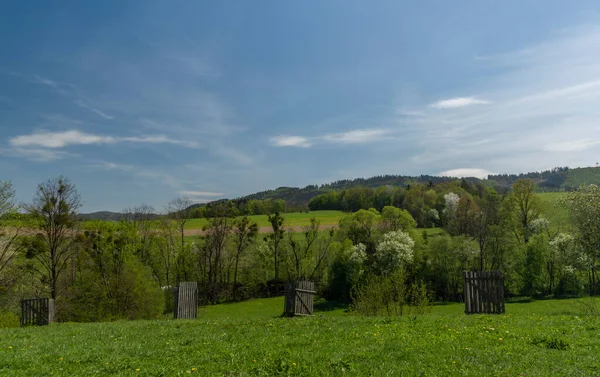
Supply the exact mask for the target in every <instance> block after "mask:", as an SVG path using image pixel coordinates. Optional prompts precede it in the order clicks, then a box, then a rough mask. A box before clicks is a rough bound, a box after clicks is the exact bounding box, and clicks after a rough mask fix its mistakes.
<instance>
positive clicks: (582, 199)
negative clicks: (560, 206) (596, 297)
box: [563, 185, 600, 295]
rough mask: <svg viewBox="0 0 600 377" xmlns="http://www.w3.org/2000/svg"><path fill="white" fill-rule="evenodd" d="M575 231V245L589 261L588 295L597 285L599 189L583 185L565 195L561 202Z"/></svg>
mask: <svg viewBox="0 0 600 377" xmlns="http://www.w3.org/2000/svg"><path fill="white" fill-rule="evenodd" d="M563 203H564V204H565V205H566V207H567V209H568V211H569V216H570V218H571V224H572V225H573V228H574V229H575V231H576V233H575V240H576V243H577V245H578V246H579V247H580V248H581V250H582V251H583V252H584V253H585V255H586V257H587V258H586V259H587V260H588V261H589V267H590V268H589V270H588V271H589V272H588V273H589V280H590V294H591V295H593V294H594V293H595V291H596V289H595V287H596V285H597V284H598V275H597V269H598V267H596V266H597V264H598V260H599V259H600V187H598V186H597V185H584V186H581V187H580V188H579V190H577V191H574V192H570V193H568V194H567V196H566V198H565V200H564V202H563Z"/></svg>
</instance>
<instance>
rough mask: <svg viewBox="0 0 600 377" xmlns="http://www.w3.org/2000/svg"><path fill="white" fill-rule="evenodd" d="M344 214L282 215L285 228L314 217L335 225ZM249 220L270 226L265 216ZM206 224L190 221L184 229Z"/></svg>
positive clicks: (323, 223) (195, 220)
mask: <svg viewBox="0 0 600 377" xmlns="http://www.w3.org/2000/svg"><path fill="white" fill-rule="evenodd" d="M343 215H344V213H343V212H342V211H312V212H308V213H306V212H292V213H283V214H282V216H283V218H284V219H285V225H286V226H306V225H308V224H309V223H310V219H311V217H315V218H316V219H317V220H319V221H320V222H321V225H336V224H337V223H338V222H339V221H340V219H341V218H342V216H343ZM248 217H249V218H250V220H252V221H254V222H256V223H257V224H258V226H261V227H265V226H271V224H270V223H269V220H268V218H267V215H253V216H248ZM207 223H208V220H207V219H192V220H190V221H189V222H188V223H187V224H185V228H186V229H200V228H202V227H203V226H204V225H206V224H207Z"/></svg>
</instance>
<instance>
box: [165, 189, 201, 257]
mask: <svg viewBox="0 0 600 377" xmlns="http://www.w3.org/2000/svg"><path fill="white" fill-rule="evenodd" d="M192 204H194V203H193V202H192V200H191V199H189V198H175V199H173V200H171V201H170V202H169V204H167V208H166V210H167V214H168V216H169V218H170V219H172V220H173V221H174V222H175V224H176V225H177V229H178V230H179V233H180V234H181V249H182V250H183V249H184V248H185V234H184V233H185V232H184V230H185V224H187V222H188V221H189V220H190V219H191V218H192V213H191V209H190V207H191V206H192Z"/></svg>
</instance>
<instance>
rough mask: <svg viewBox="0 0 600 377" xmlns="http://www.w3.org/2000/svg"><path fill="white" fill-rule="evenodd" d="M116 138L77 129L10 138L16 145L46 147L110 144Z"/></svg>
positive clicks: (41, 132)
mask: <svg viewBox="0 0 600 377" xmlns="http://www.w3.org/2000/svg"><path fill="white" fill-rule="evenodd" d="M114 142H115V138H114V137H111V136H98V135H93V134H87V133H83V132H79V131H75V130H71V131H64V132H47V131H40V132H35V133H33V134H31V135H21V136H15V137H13V138H11V139H10V144H11V145H12V146H15V147H30V146H37V147H44V148H62V147H65V146H67V145H72V144H84V145H85V144H108V143H114Z"/></svg>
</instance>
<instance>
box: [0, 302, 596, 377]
mask: <svg viewBox="0 0 600 377" xmlns="http://www.w3.org/2000/svg"><path fill="white" fill-rule="evenodd" d="M582 300H583V299H582ZM582 300H578V299H571V300H547V301H536V302H531V303H512V304H511V303H508V304H507V305H506V315H465V314H463V312H462V310H463V306H462V305H460V304H449V305H439V306H435V307H434V309H433V311H432V313H431V314H427V315H423V316H417V317H409V316H405V317H401V318H392V319H386V318H365V317H359V316H356V315H352V314H348V313H346V312H345V311H344V309H343V308H337V309H336V308H335V306H329V305H325V304H323V303H320V304H319V303H317V304H316V309H317V310H318V309H321V310H324V311H320V312H317V313H316V315H315V316H314V317H309V318H292V319H289V318H279V317H278V315H279V314H280V313H281V310H282V306H283V299H282V298H281V297H277V298H271V299H260V300H253V301H248V302H243V303H239V304H225V305H217V306H212V307H207V308H202V309H201V310H200V317H199V319H197V320H155V321H120V322H113V323H92V324H76V323H64V324H53V325H51V326H46V327H30V328H14V329H3V330H0V375H6V376H32V375H40V376H41V375H44V376H71V375H78V376H83V375H97V376H187V375H189V374H197V375H202V376H207V375H210V376H340V375H349V376H375V375H376V376H398V375H410V376H456V375H462V376H594V375H599V374H600V340H599V336H600V317H598V316H586V315H585V314H586V311H585V307H586V305H584V304H581V302H583V301H582ZM598 304H599V302H598V300H596V304H595V305H596V306H597V305H598ZM327 309H333V310H327Z"/></svg>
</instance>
